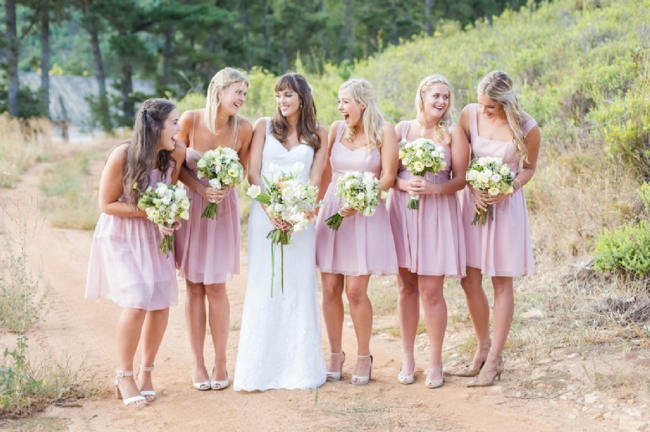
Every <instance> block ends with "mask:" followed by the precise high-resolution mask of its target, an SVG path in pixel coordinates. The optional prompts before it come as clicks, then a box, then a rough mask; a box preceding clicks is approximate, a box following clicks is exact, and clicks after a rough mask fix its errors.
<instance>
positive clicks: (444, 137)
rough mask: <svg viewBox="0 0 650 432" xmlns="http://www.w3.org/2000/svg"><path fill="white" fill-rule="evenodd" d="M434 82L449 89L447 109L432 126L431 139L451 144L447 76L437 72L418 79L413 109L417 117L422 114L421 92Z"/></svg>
mask: <svg viewBox="0 0 650 432" xmlns="http://www.w3.org/2000/svg"><path fill="white" fill-rule="evenodd" d="M435 84H444V85H446V86H447V89H448V90H449V105H448V106H447V109H446V110H445V112H444V113H443V114H442V116H441V117H440V119H439V120H438V123H437V124H436V126H435V127H434V128H433V140H434V141H435V142H436V143H438V144H442V145H449V144H451V135H450V134H449V127H450V126H451V123H452V120H451V105H452V93H451V84H449V81H447V78H445V77H444V76H442V75H439V74H433V75H429V76H428V77H425V78H424V79H423V80H422V81H420V85H419V86H418V90H417V92H416V93H415V109H416V110H417V112H418V114H417V117H420V116H422V115H423V112H424V99H423V94H424V92H426V91H427V90H429V89H430V88H431V87H433V86H434V85H435Z"/></svg>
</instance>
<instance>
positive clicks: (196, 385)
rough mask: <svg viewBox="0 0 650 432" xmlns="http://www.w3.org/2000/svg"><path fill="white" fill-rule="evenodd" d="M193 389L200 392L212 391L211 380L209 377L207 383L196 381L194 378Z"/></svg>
mask: <svg viewBox="0 0 650 432" xmlns="http://www.w3.org/2000/svg"><path fill="white" fill-rule="evenodd" d="M192 387H194V388H195V389H197V390H199V391H207V390H210V389H211V387H210V378H209V377H208V379H207V380H205V381H194V378H192Z"/></svg>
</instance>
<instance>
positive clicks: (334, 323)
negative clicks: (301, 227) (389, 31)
mask: <svg viewBox="0 0 650 432" xmlns="http://www.w3.org/2000/svg"><path fill="white" fill-rule="evenodd" d="M338 110H339V112H340V113H341V114H342V115H343V121H340V120H339V121H336V122H334V123H333V124H332V126H331V128H330V133H329V139H328V148H329V154H330V156H329V161H330V163H329V164H328V165H327V166H326V169H325V172H324V173H323V178H322V180H321V191H325V189H326V190H327V192H326V193H325V197H324V201H323V205H322V207H321V209H320V211H319V214H318V220H317V222H316V265H317V266H318V267H319V268H320V271H321V278H322V283H323V314H324V316H325V325H326V326H327V334H328V337H329V343H330V349H331V353H332V355H331V357H330V362H329V367H328V372H327V378H328V380H329V381H336V380H340V379H341V370H342V367H343V362H344V360H345V353H344V352H343V351H342V350H341V334H342V331H343V300H342V297H341V296H342V294H343V288H344V285H345V292H346V294H347V297H348V301H349V302H350V315H351V316H352V322H353V323H354V330H355V333H356V337H357V364H356V366H355V369H354V374H353V375H352V379H351V383H352V384H356V385H363V384H367V383H368V381H369V380H370V378H371V376H372V361H373V359H372V356H371V355H370V333H371V331H372V305H371V303H370V299H369V298H368V295H367V291H368V281H369V280H370V275H371V274H395V273H397V258H396V256H395V244H394V242H393V236H392V234H391V230H390V224H389V221H388V212H387V210H386V208H385V206H384V205H383V203H382V202H381V201H380V204H379V206H377V209H376V210H375V213H374V214H373V215H372V216H364V215H363V214H359V213H357V212H356V211H355V210H353V209H351V208H345V207H342V206H341V205H342V203H341V201H340V200H339V199H338V198H337V197H336V196H335V191H336V180H337V178H338V177H339V176H340V175H342V174H344V173H346V172H349V171H370V172H373V173H374V174H375V175H376V176H377V177H378V178H379V190H380V191H386V190H388V189H390V188H391V187H392V186H393V183H394V182H395V175H396V172H397V161H398V159H397V139H396V137H395V130H394V128H393V127H392V126H391V125H390V124H389V123H387V122H385V121H384V119H383V117H382V115H381V113H380V112H379V109H378V107H377V102H376V100H375V96H374V92H373V89H372V86H371V85H370V83H369V82H368V81H366V80H365V79H351V80H349V81H346V82H344V83H343V84H342V85H341V87H340V88H339V94H338ZM337 211H339V212H340V213H341V215H342V216H344V217H345V219H343V223H342V224H341V227H340V228H339V229H338V231H335V230H332V229H330V228H329V227H328V226H327V224H326V223H325V221H326V219H327V218H328V217H329V216H331V215H332V214H334V213H336V212H337Z"/></svg>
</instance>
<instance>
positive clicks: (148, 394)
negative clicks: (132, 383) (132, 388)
mask: <svg viewBox="0 0 650 432" xmlns="http://www.w3.org/2000/svg"><path fill="white" fill-rule="evenodd" d="M153 368H154V365H151V366H144V365H142V366H140V372H138V375H140V373H142V372H152V371H153ZM140 394H141V395H142V396H144V398H145V399H146V400H147V402H153V401H154V400H155V399H156V391H155V390H140Z"/></svg>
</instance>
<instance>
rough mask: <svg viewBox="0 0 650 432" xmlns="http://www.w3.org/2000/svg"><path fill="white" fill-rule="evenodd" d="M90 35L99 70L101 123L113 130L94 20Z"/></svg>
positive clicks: (89, 28)
mask: <svg viewBox="0 0 650 432" xmlns="http://www.w3.org/2000/svg"><path fill="white" fill-rule="evenodd" d="M86 30H88V34H89V35H90V45H91V47H92V51H93V58H94V59H95V68H96V69H97V71H96V72H97V85H98V87H99V103H100V109H101V117H102V118H101V122H102V127H103V128H104V130H105V131H109V130H111V118H110V114H109V112H108V96H107V95H106V74H105V72H104V60H102V51H101V48H100V47H99V34H98V30H97V24H96V23H95V21H94V20H91V21H89V24H88V28H87V29H86Z"/></svg>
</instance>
